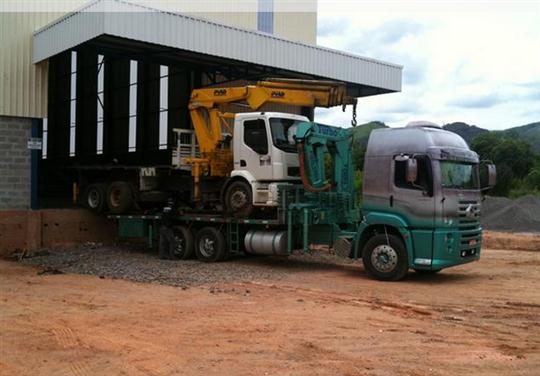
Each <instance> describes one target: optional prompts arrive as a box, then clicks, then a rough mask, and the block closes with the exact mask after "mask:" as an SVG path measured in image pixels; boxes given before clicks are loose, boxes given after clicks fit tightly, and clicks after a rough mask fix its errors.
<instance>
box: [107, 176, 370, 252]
mask: <svg viewBox="0 0 540 376" xmlns="http://www.w3.org/2000/svg"><path fill="white" fill-rule="evenodd" d="M280 195H281V200H280V201H281V202H280V207H279V208H276V209H275V212H274V215H272V216H271V217H270V218H259V217H255V218H236V217H234V216H228V215H226V214H224V213H208V212H206V213H203V212H187V211H186V212H177V211H174V214H173V213H172V212H171V211H169V212H164V213H159V214H152V215H110V216H109V218H111V219H114V220H116V221H117V223H118V233H119V236H120V237H121V238H141V237H145V238H147V240H148V244H149V245H150V246H154V245H155V244H158V248H159V251H160V255H162V256H167V254H168V255H169V256H171V257H174V258H179V259H186V258H189V257H192V256H193V255H194V254H195V255H196V256H197V258H199V259H200V260H202V261H220V260H225V259H226V258H227V257H229V256H233V255H242V254H246V253H256V254H270V255H282V256H287V255H290V254H292V252H293V251H294V250H297V249H301V250H302V251H303V252H309V251H310V245H311V244H322V245H328V246H330V247H334V246H336V244H337V245H339V244H340V243H341V242H345V243H348V244H350V242H351V240H352V238H353V237H354V235H355V233H356V228H357V226H358V224H359V220H360V212H359V209H358V207H359V206H358V205H356V204H355V203H354V202H353V201H354V200H353V199H352V197H350V195H343V194H340V193H335V192H328V193H325V194H321V193H317V194H313V193H309V192H306V191H305V190H304V189H303V187H302V186H299V185H285V186H283V187H282V189H281V193H280ZM205 242H206V244H207V245H208V244H210V243H212V244H214V245H215V246H216V249H214V251H215V253H216V254H213V253H212V252H210V251H211V249H210V250H209V249H207V250H206V252H205V249H204V243H205ZM208 247H209V248H211V247H210V246H208ZM346 256H349V254H347V255H346Z"/></svg>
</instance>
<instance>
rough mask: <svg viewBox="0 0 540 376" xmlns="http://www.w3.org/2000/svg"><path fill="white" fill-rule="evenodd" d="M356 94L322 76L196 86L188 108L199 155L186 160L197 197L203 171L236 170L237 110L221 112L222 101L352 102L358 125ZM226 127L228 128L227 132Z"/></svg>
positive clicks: (308, 104)
mask: <svg viewBox="0 0 540 376" xmlns="http://www.w3.org/2000/svg"><path fill="white" fill-rule="evenodd" d="M356 102H357V100H356V98H354V97H351V96H349V95H347V87H346V85H345V84H344V83H341V82H334V81H320V80H297V79H277V78H276V79H267V80H265V81H258V82H257V83H255V84H253V85H245V86H237V87H213V88H202V89H195V90H193V91H192V93H191V98H190V101H189V105H188V108H189V112H190V116H191V121H192V123H193V128H194V131H195V135H196V137H197V143H198V145H199V151H200V158H194V157H191V158H185V159H184V163H186V164H188V165H192V169H191V174H192V176H193V177H194V183H195V194H194V196H195V198H196V199H198V198H199V197H200V195H199V189H198V186H199V181H200V177H201V176H202V175H205V176H215V177H220V176H221V177H223V176H227V175H228V174H229V173H230V172H231V171H232V170H233V155H232V150H231V147H230V144H229V142H228V141H229V140H228V139H227V137H226V134H233V130H232V127H231V125H230V124H229V123H228V122H227V119H232V118H234V116H235V114H234V113H230V112H222V111H221V110H220V108H219V106H220V105H223V104H230V103H245V106H246V107H248V108H250V109H251V110H253V111H256V110H259V109H260V108H261V107H262V106H263V105H265V104H267V103H276V104H286V105H293V106H301V107H311V108H314V107H326V108H328V107H334V106H343V108H345V106H347V105H352V106H353V125H355V120H354V119H355V110H356ZM224 130H225V131H226V132H224Z"/></svg>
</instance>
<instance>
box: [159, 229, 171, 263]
mask: <svg viewBox="0 0 540 376" xmlns="http://www.w3.org/2000/svg"><path fill="white" fill-rule="evenodd" d="M173 237H174V234H173V231H172V230H171V228H170V227H169V226H164V225H162V226H161V227H160V228H159V243H158V251H159V258H160V259H162V260H171V259H172V258H173V257H172V256H171V239H173Z"/></svg>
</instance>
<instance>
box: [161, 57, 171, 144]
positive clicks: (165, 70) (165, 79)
mask: <svg viewBox="0 0 540 376" xmlns="http://www.w3.org/2000/svg"><path fill="white" fill-rule="evenodd" d="M168 117H169V67H168V66H166V65H161V66H160V67H159V148H160V149H167V131H168V123H169V122H168Z"/></svg>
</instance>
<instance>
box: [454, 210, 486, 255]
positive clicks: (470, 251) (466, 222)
mask: <svg viewBox="0 0 540 376" xmlns="http://www.w3.org/2000/svg"><path fill="white" fill-rule="evenodd" d="M458 227H459V233H460V239H459V241H460V247H459V250H460V254H461V257H470V256H474V255H476V254H477V253H478V252H480V237H481V227H480V204H479V203H478V201H475V200H464V201H459V203H458Z"/></svg>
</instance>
